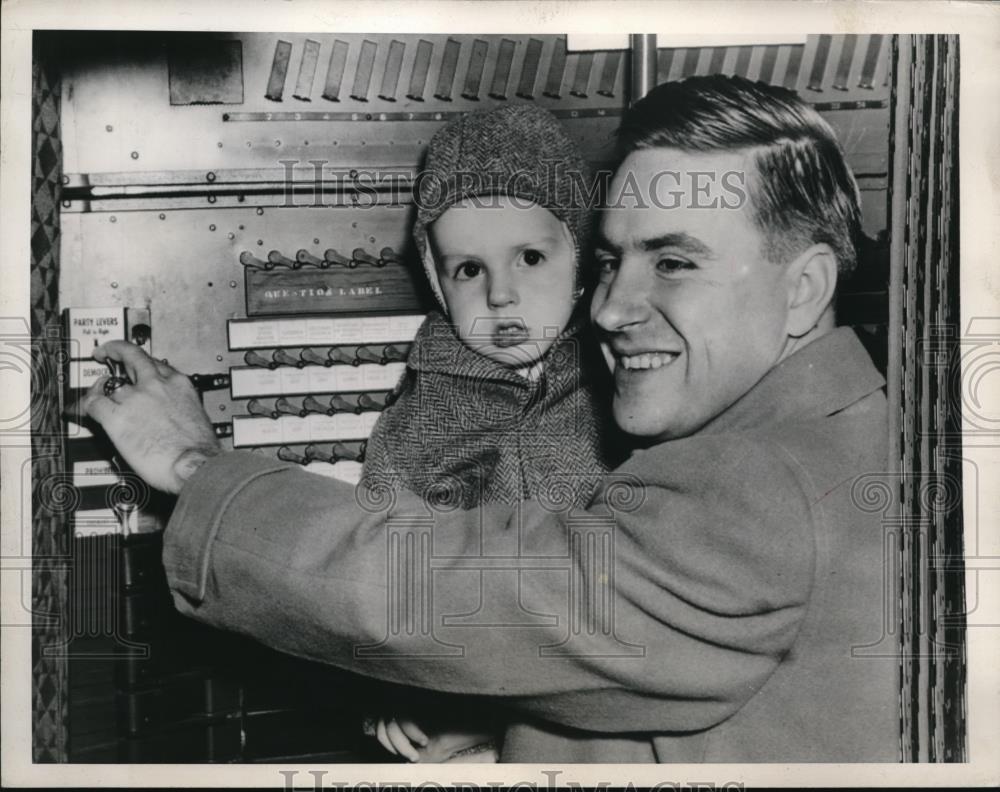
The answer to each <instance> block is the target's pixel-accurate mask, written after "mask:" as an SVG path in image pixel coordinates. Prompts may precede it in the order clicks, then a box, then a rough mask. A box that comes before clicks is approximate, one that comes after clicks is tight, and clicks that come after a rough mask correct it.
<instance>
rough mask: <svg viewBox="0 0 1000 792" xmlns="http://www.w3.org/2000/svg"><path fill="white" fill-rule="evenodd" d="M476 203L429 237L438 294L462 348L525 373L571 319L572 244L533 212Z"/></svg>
mask: <svg viewBox="0 0 1000 792" xmlns="http://www.w3.org/2000/svg"><path fill="white" fill-rule="evenodd" d="M482 203H483V204H485V205H482V206H476V205H473V204H470V203H468V202H466V203H462V204H456V205H455V206H453V207H451V208H450V209H448V210H447V211H446V212H445V213H444V214H443V215H441V217H440V218H438V220H437V221H435V222H434V224H433V225H432V226H431V227H430V229H429V239H430V243H431V249H432V251H433V254H434V261H435V263H436V265H437V273H438V279H439V281H440V283H441V291H442V292H443V293H444V298H445V302H446V303H447V304H448V312H449V314H450V315H451V321H452V322H453V323H454V324H455V326H456V328H457V329H458V335H459V338H461V339H462V341H463V342H464V343H465V345H466V346H468V347H469V348H470V349H473V350H475V351H476V352H478V353H479V354H481V355H485V356H486V357H488V358H492V359H493V360H496V361H497V362H499V363H502V364H503V365H506V366H511V367H521V366H526V365H530V364H531V363H534V362H535V361H536V360H538V359H539V358H540V357H541V356H542V355H544V354H545V352H546V350H548V348H549V347H550V346H552V342H553V341H554V340H555V338H556V336H558V335H559V333H561V332H562V330H563V329H564V328H565V327H566V323H567V322H568V321H569V318H570V315H571V314H572V312H573V303H574V296H573V290H574V288H575V283H576V253H575V250H574V247H573V239H572V237H571V236H570V233H569V231H568V229H567V228H566V226H565V225H564V224H563V223H562V221H561V220H559V219H558V218H557V217H556V216H555V215H554V214H552V213H551V212H549V211H548V210H547V209H543V208H542V207H540V206H538V205H536V204H530V205H529V206H527V207H525V203H526V202H525V201H523V200H522V201H518V200H517V199H514V201H513V202H512V201H511V199H509V198H506V197H505V196H496V197H490V198H489V199H484V200H483V201H482Z"/></svg>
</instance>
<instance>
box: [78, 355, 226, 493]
mask: <svg viewBox="0 0 1000 792" xmlns="http://www.w3.org/2000/svg"><path fill="white" fill-rule="evenodd" d="M94 357H95V358H96V359H97V360H99V361H101V362H102V363H103V362H104V361H105V360H107V359H109V358H110V359H111V360H117V361H119V362H120V363H122V364H123V365H124V366H125V371H126V372H127V373H128V377H129V379H130V380H131V381H132V383H133V384H131V385H127V384H126V385H123V386H121V387H120V388H118V389H116V390H114V391H112V392H111V394H110V395H109V396H106V395H105V394H104V383H105V382H106V381H107V379H108V378H107V377H103V378H101V379H100V380H98V381H97V382H96V383H94V385H93V386H92V387H91V388H90V390H89V391H87V393H86V395H85V396H84V397H83V398H82V399H81V400H80V405H79V410H80V413H81V414H86V415H89V416H90V417H91V418H93V419H94V420H95V421H97V422H98V423H99V424H100V425H101V426H102V427H103V428H104V431H105V432H107V435H108V437H109V438H110V439H111V442H113V443H114V444H115V448H117V449H118V452H119V453H120V454H121V455H122V458H123V459H124V460H125V462H127V463H128V465H129V466H130V467H131V468H132V469H133V470H134V471H135V472H136V473H138V474H139V475H140V476H142V478H143V479H145V481H146V482H147V483H148V484H150V485H151V486H153V487H156V488H157V489H161V490H163V491H164V492H170V493H174V494H176V493H178V492H180V490H181V487H182V486H183V485H184V482H185V481H187V479H188V477H189V476H190V475H191V474H192V473H193V472H194V471H195V470H197V469H198V467H199V466H200V465H201V463H202V462H204V461H205V460H206V459H207V458H208V457H210V456H214V455H216V454H218V453H220V452H221V450H222V449H221V447H220V445H219V441H218V439H217V438H216V437H215V432H214V431H213V430H212V424H211V422H210V421H209V420H208V415H206V414H205V410H204V409H203V408H202V406H201V402H200V401H199V400H198V393H197V391H195V389H194V386H193V385H191V382H190V380H188V378H187V377H186V376H185V375H183V374H181V373H180V372H179V371H177V370H176V369H174V368H173V367H172V366H168V365H167V364H166V363H162V362H160V361H159V360H154V359H153V358H151V357H150V356H149V355H147V354H146V353H145V352H143V350H141V349H140V348H139V347H137V346H136V345H135V344H130V343H128V342H126V341H110V342H108V343H107V344H104V345H103V346H101V347H98V348H97V349H95V350H94Z"/></svg>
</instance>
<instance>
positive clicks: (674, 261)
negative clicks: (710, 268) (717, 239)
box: [656, 256, 697, 272]
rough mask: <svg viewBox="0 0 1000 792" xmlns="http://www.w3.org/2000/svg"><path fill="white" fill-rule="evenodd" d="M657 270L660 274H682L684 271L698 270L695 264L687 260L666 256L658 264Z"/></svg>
mask: <svg viewBox="0 0 1000 792" xmlns="http://www.w3.org/2000/svg"><path fill="white" fill-rule="evenodd" d="M656 269H657V270H658V271H660V272H680V271H682V270H693V269H697V267H696V266H695V264H694V263H693V262H691V261H688V260H687V259H682V258H677V257H676V256H664V257H663V258H661V259H660V260H659V261H657V262H656Z"/></svg>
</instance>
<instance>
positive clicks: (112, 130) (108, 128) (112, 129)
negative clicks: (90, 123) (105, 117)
mask: <svg viewBox="0 0 1000 792" xmlns="http://www.w3.org/2000/svg"><path fill="white" fill-rule="evenodd" d="M104 128H105V129H106V130H107V131H108V132H114V131H115V128H114V127H113V126H111V124H108V125H107V126H106V127H104Z"/></svg>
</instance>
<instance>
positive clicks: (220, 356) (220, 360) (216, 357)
mask: <svg viewBox="0 0 1000 792" xmlns="http://www.w3.org/2000/svg"><path fill="white" fill-rule="evenodd" d="M215 359H216V360H218V361H219V362H220V363H221V362H222V355H216V356H215Z"/></svg>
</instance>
